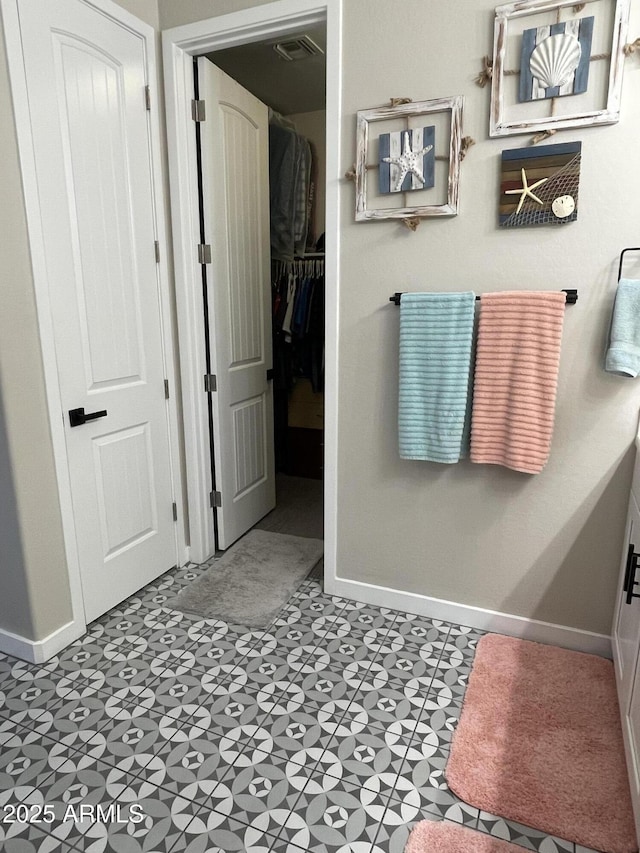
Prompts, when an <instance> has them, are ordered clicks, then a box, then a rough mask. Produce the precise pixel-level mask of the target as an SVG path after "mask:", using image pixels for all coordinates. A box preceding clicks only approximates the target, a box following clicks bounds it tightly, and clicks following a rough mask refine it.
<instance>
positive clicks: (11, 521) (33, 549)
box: [0, 34, 71, 640]
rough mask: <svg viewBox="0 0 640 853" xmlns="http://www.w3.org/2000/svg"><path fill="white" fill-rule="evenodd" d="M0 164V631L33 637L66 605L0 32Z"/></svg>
mask: <svg viewBox="0 0 640 853" xmlns="http://www.w3.org/2000/svg"><path fill="white" fill-rule="evenodd" d="M0 163H2V181H1V183H2V205H0V233H2V240H0V279H1V280H2V310H1V311H0V406H2V408H3V409H4V419H3V420H4V424H3V429H1V430H0V470H1V471H2V476H0V505H1V506H2V507H3V511H2V522H1V523H0V537H1V543H2V544H0V558H1V562H0V579H1V586H2V594H1V595H0V629H2V630H5V631H10V632H11V633H14V634H18V635H20V636H22V637H26V638H28V639H33V640H38V639H42V638H43V637H45V636H46V635H47V634H50V633H51V632H52V631H54V630H55V629H56V628H59V627H60V626H61V625H64V624H65V623H66V622H68V621H69V620H70V619H71V604H70V596H69V585H68V580H67V566H66V557H65V552H64V543H63V539H62V526H61V520H60V507H59V503H58V493H57V485H56V478H55V471H54V465H53V450H52V445H51V438H50V430H49V419H48V414H47V408H46V399H45V391H44V376H43V370H42V358H41V353H40V338H39V333H38V324H37V317H36V307H35V298H34V293H33V277H32V274H31V263H30V258H29V247H28V239H27V229H26V221H25V211H24V201H23V196H22V186H21V182H20V174H19V168H18V149H17V143H16V138H15V128H14V123H13V107H12V103H11V95H10V92H9V83H8V77H7V68H6V57H5V50H4V34H2V38H1V39H0Z"/></svg>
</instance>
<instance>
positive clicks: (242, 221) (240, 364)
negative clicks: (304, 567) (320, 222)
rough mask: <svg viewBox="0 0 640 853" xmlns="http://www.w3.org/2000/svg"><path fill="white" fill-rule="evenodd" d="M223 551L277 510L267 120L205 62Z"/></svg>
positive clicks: (201, 63)
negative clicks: (270, 378)
mask: <svg viewBox="0 0 640 853" xmlns="http://www.w3.org/2000/svg"><path fill="white" fill-rule="evenodd" d="M198 80H199V95H200V100H204V102H205V115H206V118H205V121H203V122H202V123H201V125H200V140H201V151H202V187H203V206H204V222H205V235H206V241H207V243H210V244H211V265H210V267H209V268H208V274H209V275H210V278H209V280H208V295H209V316H208V322H209V335H210V346H211V353H210V355H211V365H212V372H213V373H214V374H215V377H216V383H215V384H216V390H215V391H212V395H213V396H212V403H213V407H212V408H213V418H212V420H213V444H214V463H215V490H216V492H217V493H218V495H217V503H218V506H217V509H216V513H217V532H218V543H217V544H218V548H220V549H221V550H224V549H225V548H228V547H229V545H231V544H232V543H233V542H235V540H236V539H238V538H239V537H240V536H242V534H243V533H246V531H247V530H249V528H251V527H252V526H253V525H254V524H255V523H256V522H257V521H259V520H260V519H261V518H262V517H263V516H264V515H266V513H267V512H269V511H270V510H271V509H273V507H274V506H275V466H274V444H273V392H272V383H271V381H270V380H269V378H268V371H270V370H271V366H272V345H271V297H270V237H269V149H268V146H269V117H268V109H267V107H266V106H265V104H263V103H262V102H261V101H259V100H258V99H257V98H255V97H254V96H253V95H251V94H250V93H249V92H247V91H246V89H243V88H242V86H240V85H239V84H238V83H236V82H235V80H232V79H231V77H229V76H228V75H227V74H225V73H224V72H222V71H220V69H219V68H216V66H215V65H213V64H212V63H211V62H209V60H207V59H205V58H204V57H201V58H199V59H198Z"/></svg>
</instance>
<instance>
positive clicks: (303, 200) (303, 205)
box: [269, 110, 314, 261]
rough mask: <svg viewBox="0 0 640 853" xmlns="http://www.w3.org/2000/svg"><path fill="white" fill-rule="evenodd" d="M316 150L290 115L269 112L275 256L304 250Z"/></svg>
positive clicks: (286, 256) (280, 257) (282, 257)
mask: <svg viewBox="0 0 640 853" xmlns="http://www.w3.org/2000/svg"><path fill="white" fill-rule="evenodd" d="M313 173H314V168H313V153H312V149H311V145H310V144H309V142H308V140H307V139H305V138H304V137H303V136H301V135H300V134H299V133H296V130H295V127H294V126H293V124H292V123H291V122H290V121H288V120H287V119H285V118H283V117H282V116H280V115H278V113H275V112H274V111H273V110H271V111H270V113H269V201H270V207H271V257H272V259H276V260H281V261H292V260H293V258H294V257H295V256H296V255H302V254H304V251H305V249H306V247H307V241H308V238H309V234H310V225H311V211H312V206H313V205H312V201H313V194H314V182H313V180H312V176H313Z"/></svg>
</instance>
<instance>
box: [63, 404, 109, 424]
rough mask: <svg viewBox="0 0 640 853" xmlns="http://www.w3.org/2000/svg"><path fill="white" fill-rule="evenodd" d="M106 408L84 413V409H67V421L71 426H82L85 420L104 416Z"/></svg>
mask: <svg viewBox="0 0 640 853" xmlns="http://www.w3.org/2000/svg"><path fill="white" fill-rule="evenodd" d="M106 416H107V410H106V409H102V411H101V412H89V413H88V414H85V412H84V409H83V408H81V409H69V423H70V424H71V426H72V427H77V426H82V424H84V423H86V422H87V421H95V420H96V419H97V418H105V417H106Z"/></svg>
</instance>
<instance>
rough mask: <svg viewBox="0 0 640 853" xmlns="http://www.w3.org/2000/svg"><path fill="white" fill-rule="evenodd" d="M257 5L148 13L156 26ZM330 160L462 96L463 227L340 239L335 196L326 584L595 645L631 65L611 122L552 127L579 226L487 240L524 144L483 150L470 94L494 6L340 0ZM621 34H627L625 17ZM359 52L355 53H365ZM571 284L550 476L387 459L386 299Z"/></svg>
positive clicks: (604, 614) (632, 205)
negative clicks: (424, 104) (397, 111)
mask: <svg viewBox="0 0 640 853" xmlns="http://www.w3.org/2000/svg"><path fill="white" fill-rule="evenodd" d="M214 5H215V13H217V14H222V13H224V12H229V11H234V10H237V9H240V8H245V7H247V6H250V5H259V4H258V3H251V2H246V0H238V2H233V0H226V2H218V3H216V4H212V3H206V2H202V0H190V1H189V0H183V2H181V3H180V4H178V3H173V2H171V0H159V6H160V21H161V25H162V26H163V27H168V26H175V25H178V24H181V23H187V22H192V21H195V20H198V18H205V17H208V16H210V15H211V14H213V12H214V9H213V7H214ZM343 5H344V28H343V39H344V43H343V92H342V96H343V111H344V112H343V117H342V129H343V133H344V144H343V150H342V164H341V170H342V171H345V170H346V169H347V168H349V167H350V166H351V164H352V163H353V161H354V152H355V113H356V111H357V110H358V109H365V108H367V107H374V106H378V105H380V104H384V103H386V102H388V100H389V98H390V97H391V96H394V97H410V98H412V99H413V100H416V101H417V100H426V99H429V98H437V97H444V96H449V95H457V94H463V95H464V96H465V119H464V133H465V134H468V135H471V136H472V137H473V138H474V139H475V140H476V142H477V144H476V145H475V147H473V148H472V149H471V151H470V153H469V155H468V156H467V159H466V160H465V162H464V163H463V165H462V178H461V212H460V215H459V216H458V217H456V218H453V219H450V220H434V221H425V222H423V223H422V224H421V225H420V227H419V229H418V231H417V232H416V233H415V234H412V233H411V232H409V231H408V230H407V229H406V228H404V227H403V226H402V225H398V224H393V223H391V222H380V223H358V224H356V223H354V221H353V204H354V197H353V187H352V186H351V185H350V184H348V183H346V182H345V183H344V186H343V190H342V216H343V223H344V224H343V228H342V232H341V259H340V262H341V297H340V329H339V337H340V344H339V356H340V398H339V482H338V494H339V498H338V500H339V505H338V519H339V529H338V572H339V575H340V576H341V577H345V578H350V579H353V580H358V581H364V582H368V583H372V584H380V585H382V586H391V587H394V588H397V589H401V590H406V591H409V592H415V593H420V594H423V595H428V596H435V597H438V598H443V599H448V600H451V601H457V602H462V603H466V604H470V605H475V606H478V607H481V608H487V609H491V610H498V611H504V612H507V613H514V614H518V615H521V616H526V617H532V618H536V619H541V620H545V621H550V622H556V623H560V624H563V625H569V626H574V627H577V628H583V629H587V630H591V631H596V632H602V633H609V630H610V622H611V614H612V606H613V597H614V592H615V585H616V578H617V572H618V564H619V558H620V552H621V538H622V535H623V528H624V517H625V513H626V504H627V499H628V492H629V485H630V474H631V465H632V456H633V450H632V449H631V447H632V442H633V438H634V434H635V430H636V425H637V422H638V411H639V408H640V384H638V383H634V382H632V381H630V380H625V379H620V378H616V377H613V376H609V375H607V374H605V373H604V372H603V370H602V354H603V350H604V346H605V342H606V335H607V328H608V323H609V317H610V312H611V305H612V301H613V296H614V292H615V277H616V266H617V256H618V254H619V252H620V250H621V249H622V248H623V247H624V246H626V245H635V244H637V222H638V217H639V215H640V198H639V194H638V188H639V187H640V160H639V159H638V157H636V156H635V154H634V153H633V152H634V151H635V147H636V140H637V139H638V138H639V134H640V113H639V111H638V109H637V103H638V97H639V95H640V66H639V65H638V63H637V62H635V60H633V59H631V60H627V62H626V68H625V86H624V97H623V104H622V121H621V122H620V123H619V124H617V125H615V126H612V127H604V128H586V129H583V130H577V131H572V130H569V131H563V132H560V133H558V135H557V136H556V137H555V138H554V140H552V141H558V142H562V141H571V140H582V141H583V166H582V180H581V189H580V216H579V219H578V221H577V222H576V223H573V224H570V225H567V226H566V227H557V228H553V227H549V228H538V229H535V228H533V229H513V230H510V231H500V230H498V228H497V226H496V216H497V213H496V206H497V187H498V175H499V162H500V152H501V151H502V150H503V149H505V148H516V147H521V146H524V145H527V144H528V143H529V140H530V135H523V136H514V137H510V138H506V139H504V140H502V141H497V140H489V139H488V133H487V127H488V112H489V91H488V89H480V88H478V87H477V86H475V85H474V83H473V79H474V77H475V75H476V74H477V73H478V71H479V70H480V66H481V57H482V56H484V55H485V54H486V53H488V52H490V51H491V47H492V40H493V14H494V13H493V8H494V4H492V3H491V2H489V1H488V0H468V2H467V3H466V4H465V14H464V15H460V12H459V9H458V6H457V4H455V3H451V2H450V0H431V2H430V3H429V4H428V13H429V22H426V21H425V23H424V25H422V26H418V25H415V26H414V25H412V26H408V25H407V23H406V22H407V20H410V21H414V22H415V21H418V22H419V21H421V20H423V19H424V18H425V8H426V5H427V4H425V3H424V2H423V0H406V2H405V4H404V5H403V12H404V14H403V15H398V14H396V12H395V9H394V8H393V6H392V4H389V3H388V0H347V2H345V3H344V4H343ZM634 11H635V20H632V22H631V28H630V32H631V33H635V32H636V31H637V29H638V27H639V26H640V20H638V13H637V9H636V10H634ZM362 45H366V49H365V50H363V49H362ZM563 287H577V288H578V289H579V293H580V298H579V302H578V303H577V305H575V306H573V307H570V308H568V310H567V314H566V325H565V332H564V342H563V352H562V365H561V373H560V387H559V393H558V406H557V419H556V428H555V436H554V442H553V450H552V456H551V460H550V462H549V464H548V466H547V468H546V469H545V471H544V472H543V473H542V474H540V475H537V476H527V475H522V474H517V473H515V472H511V471H508V470H506V469H501V468H497V467H494V466H480V465H471V464H470V463H466V462H465V463H461V464H459V465H455V466H439V465H436V464H430V463H419V462H409V461H402V460H400V459H399V458H398V453H397V440H396V398H397V369H398V366H397V346H398V312H397V309H395V308H394V307H393V306H391V305H390V304H389V302H388V297H389V295H390V294H391V293H393V292H394V291H396V290H463V289H469V288H474V289H476V290H477V291H478V292H481V291H485V290H504V289H535V288H545V289H547V288H548V289H561V288H563Z"/></svg>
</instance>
